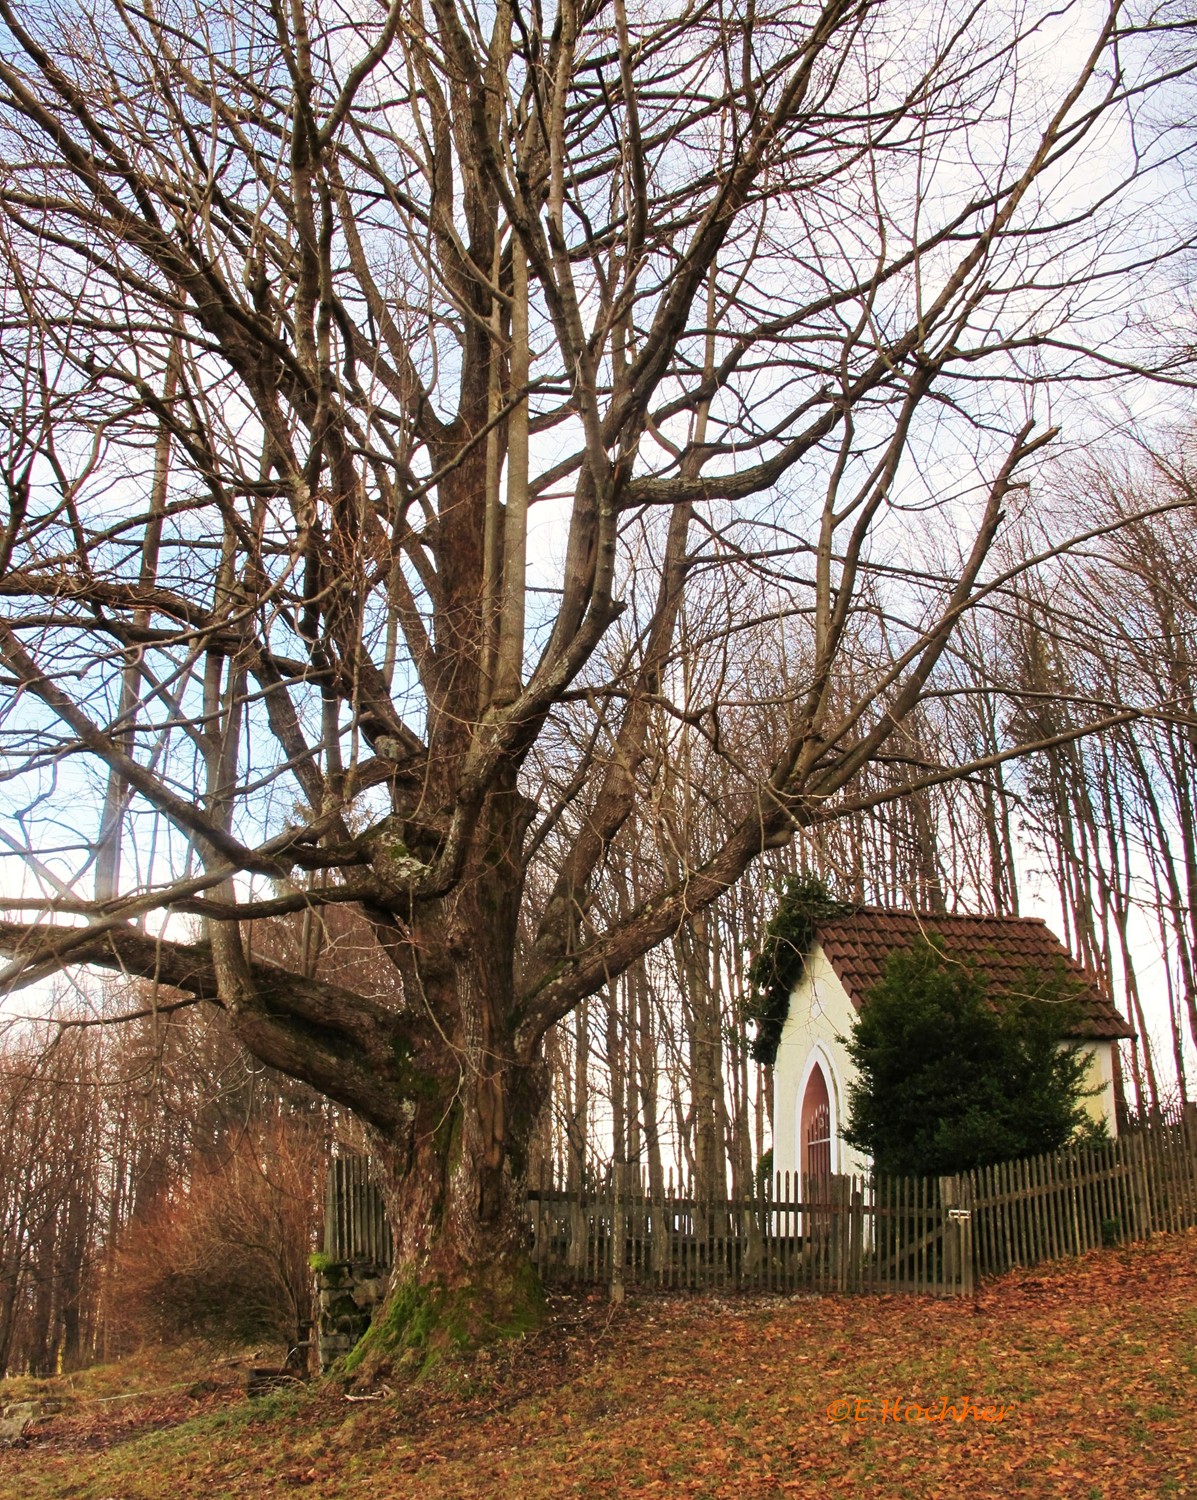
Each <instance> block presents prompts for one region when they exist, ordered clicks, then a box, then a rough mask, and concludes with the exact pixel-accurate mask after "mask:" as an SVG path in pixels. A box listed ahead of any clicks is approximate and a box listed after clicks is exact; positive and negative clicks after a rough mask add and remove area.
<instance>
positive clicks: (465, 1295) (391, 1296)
mask: <svg viewBox="0 0 1197 1500" xmlns="http://www.w3.org/2000/svg"><path fill="white" fill-rule="evenodd" d="M544 1308H545V1296H544V1291H543V1288H542V1287H541V1284H540V1279H539V1277H538V1276H537V1275H536V1272H535V1270H534V1269H533V1267H532V1264H531V1262H530V1261H529V1260H528V1259H527V1258H526V1257H524V1258H522V1259H512V1260H511V1261H508V1262H504V1263H502V1264H492V1265H489V1266H486V1267H479V1268H478V1271H477V1274H476V1275H475V1276H474V1277H473V1278H472V1279H471V1280H468V1281H459V1282H457V1283H456V1284H452V1285H450V1284H448V1283H447V1282H445V1281H444V1280H443V1279H441V1278H438V1277H434V1278H432V1279H431V1280H420V1279H417V1277H416V1276H415V1275H414V1274H413V1273H412V1271H411V1270H410V1268H396V1271H395V1274H394V1276H393V1278H392V1281H391V1286H390V1289H389V1291H388V1293H387V1297H386V1300H385V1301H384V1302H383V1304H382V1306H381V1308H380V1309H379V1311H378V1314H377V1315H376V1316H375V1318H374V1321H373V1322H372V1323H371V1325H370V1327H369V1329H368V1330H367V1332H366V1334H365V1335H364V1337H363V1338H362V1339H361V1340H360V1342H359V1343H358V1344H357V1346H356V1347H355V1348H354V1349H353V1350H351V1351H350V1353H349V1354H348V1355H346V1357H345V1360H344V1363H343V1365H342V1367H341V1369H342V1371H343V1373H344V1374H345V1375H346V1376H348V1377H351V1378H352V1379H353V1381H354V1382H355V1383H358V1384H362V1385H371V1384H374V1383H376V1382H378V1381H379V1380H381V1379H383V1378H384V1377H390V1378H392V1379H394V1378H398V1379H400V1380H403V1379H417V1378H419V1377H422V1376H425V1375H428V1374H430V1373H431V1372H432V1371H433V1370H436V1369H439V1368H442V1367H444V1366H446V1365H449V1366H451V1365H453V1364H454V1363H456V1362H459V1361H461V1360H463V1359H467V1358H469V1357H471V1356H472V1355H473V1354H474V1353H475V1352H476V1351H477V1350H478V1349H480V1348H482V1347H483V1346H484V1345H486V1344H491V1343H494V1342H496V1341H498V1340H502V1339H509V1338H516V1337H519V1336H520V1335H521V1334H524V1333H530V1332H532V1331H533V1330H534V1329H535V1328H537V1327H538V1326H539V1324H540V1321H541V1318H542V1317H543V1314H544Z"/></svg>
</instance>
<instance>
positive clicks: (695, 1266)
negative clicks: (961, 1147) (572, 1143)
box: [528, 1173, 973, 1296]
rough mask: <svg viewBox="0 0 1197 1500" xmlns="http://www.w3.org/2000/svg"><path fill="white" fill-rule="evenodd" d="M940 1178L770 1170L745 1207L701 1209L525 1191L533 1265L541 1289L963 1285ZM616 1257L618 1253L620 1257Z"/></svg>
mask: <svg viewBox="0 0 1197 1500" xmlns="http://www.w3.org/2000/svg"><path fill="white" fill-rule="evenodd" d="M954 1191H955V1184H954V1183H952V1182H949V1181H948V1180H947V1179H944V1181H943V1182H937V1181H936V1180H934V1179H931V1178H881V1179H867V1178H863V1177H849V1176H827V1177H822V1178H818V1179H815V1180H814V1181H813V1182H810V1183H807V1184H805V1185H804V1190H803V1193H802V1194H801V1195H800V1194H799V1192H798V1184H797V1181H796V1180H794V1179H791V1177H790V1175H789V1174H788V1173H785V1174H779V1175H778V1176H777V1177H776V1178H775V1179H774V1182H773V1183H772V1184H771V1185H770V1186H769V1187H768V1189H767V1190H766V1191H765V1192H763V1193H761V1194H760V1195H759V1196H755V1197H753V1198H750V1199H742V1200H735V1199H729V1200H718V1201H715V1202H704V1201H703V1200H701V1199H700V1198H698V1197H697V1196H696V1195H695V1193H694V1189H693V1185H692V1184H690V1185H686V1186H679V1187H678V1188H676V1189H675V1187H674V1185H673V1183H672V1182H670V1183H669V1184H668V1185H667V1186H666V1189H665V1191H664V1192H662V1193H660V1194H658V1195H657V1196H656V1197H655V1198H654V1196H653V1195H652V1193H650V1192H649V1191H648V1190H647V1187H646V1184H645V1183H644V1182H642V1181H633V1182H632V1183H630V1184H628V1183H626V1182H625V1184H624V1185H623V1186H622V1187H621V1188H620V1189H619V1190H616V1189H615V1188H614V1187H611V1188H608V1189H605V1190H602V1191H598V1192H592V1193H571V1192H565V1191H563V1190H562V1189H560V1188H557V1187H554V1186H552V1185H549V1184H544V1185H542V1186H540V1187H539V1188H538V1189H536V1190H535V1191H533V1192H532V1193H531V1194H530V1195H529V1199H528V1210H529V1217H530V1219H531V1225H532V1258H533V1261H534V1263H535V1264H536V1266H537V1268H538V1269H539V1271H540V1274H541V1277H542V1278H543V1279H544V1280H545V1281H546V1282H549V1283H561V1282H564V1283H571V1282H572V1283H589V1284H598V1285H608V1286H610V1287H611V1288H612V1290H613V1292H614V1293H615V1294H616V1295H617V1296H618V1295H619V1294H620V1293H621V1292H622V1290H623V1288H625V1287H629V1286H641V1287H647V1286H651V1287H661V1288H676V1289H686V1288H689V1289H695V1290H697V1289H699V1288H723V1287H726V1288H732V1289H736V1290H757V1291H777V1292H791V1293H793V1292H803V1291H808V1292H826V1291H841V1292H857V1291H892V1292H897V1291H903V1292H926V1293H932V1294H935V1295H940V1296H944V1295H948V1296H950V1295H953V1294H956V1293H960V1292H964V1291H969V1290H971V1286H972V1267H973V1255H972V1245H971V1238H970V1236H971V1225H970V1221H969V1216H968V1214H967V1213H960V1212H959V1211H958V1209H957V1205H956V1203H955V1199H954ZM621 1251H622V1253H621Z"/></svg>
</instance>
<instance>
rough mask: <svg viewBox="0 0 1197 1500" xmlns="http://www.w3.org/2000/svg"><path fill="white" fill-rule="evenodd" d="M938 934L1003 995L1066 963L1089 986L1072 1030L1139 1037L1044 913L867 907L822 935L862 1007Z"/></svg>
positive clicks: (823, 928)
mask: <svg viewBox="0 0 1197 1500" xmlns="http://www.w3.org/2000/svg"><path fill="white" fill-rule="evenodd" d="M932 933H935V934H937V935H938V936H939V937H940V939H942V942H943V946H944V950H945V952H946V953H947V954H948V955H949V956H950V957H951V956H954V957H959V958H963V959H967V960H968V961H969V962H970V963H972V964H973V965H974V966H975V967H976V968H978V969H979V970H981V972H982V973H983V974H985V975H986V976H987V977H988V978H989V980H990V982H991V983H992V984H993V986H994V988H995V989H996V990H997V991H998V992H1001V991H1003V990H1005V991H1009V990H1012V989H1014V988H1015V987H1017V986H1018V985H1019V984H1020V983H1022V981H1023V980H1024V978H1025V976H1026V974H1027V971H1028V970H1031V971H1033V972H1035V973H1038V974H1043V975H1044V976H1045V977H1046V976H1048V975H1050V974H1052V973H1054V971H1055V969H1056V966H1057V964H1059V963H1062V964H1063V966H1064V969H1065V972H1066V973H1067V974H1068V975H1069V976H1070V977H1071V978H1072V979H1075V980H1076V981H1078V983H1079V985H1080V986H1081V988H1080V989H1079V991H1078V993H1077V1001H1078V1003H1079V1005H1080V1007H1081V1020H1080V1021H1079V1022H1078V1024H1077V1025H1076V1026H1074V1027H1073V1028H1072V1031H1071V1035H1073V1036H1078V1037H1085V1038H1086V1039H1100V1040H1106V1039H1113V1038H1117V1037H1130V1036H1133V1035H1134V1031H1133V1029H1132V1028H1131V1027H1130V1026H1128V1025H1127V1023H1126V1022H1125V1021H1124V1020H1123V1019H1122V1017H1121V1016H1120V1015H1119V1014H1118V1012H1117V1010H1115V1008H1114V1004H1113V1002H1112V1001H1111V999H1110V997H1109V994H1108V993H1107V991H1106V989H1105V986H1104V984H1103V982H1102V980H1101V979H1100V978H1099V977H1098V976H1097V975H1095V974H1093V973H1091V972H1090V971H1089V970H1087V969H1085V968H1083V967H1082V966H1081V965H1080V964H1079V963H1077V961H1076V959H1074V958H1073V957H1072V955H1071V954H1070V953H1069V952H1068V951H1067V949H1066V948H1065V947H1064V945H1063V944H1062V943H1061V942H1060V941H1059V939H1058V938H1057V937H1056V935H1055V933H1053V932H1052V930H1051V928H1050V927H1048V925H1047V923H1046V922H1043V921H1041V920H1040V918H1038V917H957V916H951V917H947V916H937V915H931V914H930V913H925V912H913V911H888V910H886V909H884V908H881V907H870V906H864V907H859V908H857V909H856V910H855V911H852V912H849V913H847V914H845V915H843V916H838V917H830V918H827V919H826V920H824V921H822V922H820V923H819V926H818V929H817V931H816V936H817V938H818V940H819V942H820V943H821V945H822V948H823V952H824V953H825V954H826V955H827V959H828V962H829V963H830V964H831V967H832V968H833V969H834V970H835V973H836V976H837V977H838V979H839V981H840V983H841V984H842V985H843V986H844V988H845V990H847V992H848V997H849V999H850V1000H851V1001H852V1004H853V1005H854V1006H855V1007H856V1009H857V1010H859V1009H860V1006H861V1002H862V1001H863V1000H864V998H865V996H866V995H867V994H868V993H869V991H870V990H871V989H872V988H873V986H874V985H875V984H877V983H878V982H879V980H880V979H881V978H882V975H883V973H884V969H885V962H886V959H887V958H888V957H889V955H890V954H891V953H892V952H893V951H894V950H895V949H899V948H911V947H913V946H914V943H915V941H916V939H917V938H918V937H919V936H920V934H923V935H930V934H932Z"/></svg>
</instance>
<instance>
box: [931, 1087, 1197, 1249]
mask: <svg viewBox="0 0 1197 1500" xmlns="http://www.w3.org/2000/svg"><path fill="white" fill-rule="evenodd" d="M960 1203H961V1206H962V1207H965V1208H967V1209H969V1210H970V1212H971V1216H972V1225H973V1231H972V1235H973V1251H974V1256H975V1261H976V1268H977V1272H978V1274H979V1275H982V1276H993V1275H997V1274H998V1273H1000V1272H1002V1271H1005V1270H1008V1269H1009V1268H1010V1267H1011V1266H1034V1265H1038V1264H1039V1262H1040V1261H1046V1260H1056V1259H1059V1258H1060V1257H1061V1256H1065V1255H1083V1254H1084V1253H1085V1251H1087V1250H1093V1249H1096V1248H1097V1247H1098V1246H1099V1245H1114V1244H1127V1243H1129V1242H1130V1241H1132V1240H1146V1239H1150V1238H1151V1236H1152V1235H1153V1234H1156V1233H1176V1232H1178V1231H1181V1230H1185V1229H1190V1228H1193V1227H1194V1226H1197V1117H1195V1116H1194V1114H1193V1113H1192V1112H1191V1111H1190V1112H1189V1113H1187V1114H1186V1115H1185V1116H1184V1117H1182V1118H1180V1119H1178V1120H1175V1121H1172V1122H1161V1123H1159V1124H1154V1125H1152V1126H1150V1127H1148V1128H1146V1129H1142V1130H1133V1131H1129V1132H1127V1133H1126V1134H1125V1135H1121V1136H1119V1137H1118V1139H1117V1140H1115V1141H1110V1142H1108V1143H1106V1144H1104V1145H1098V1146H1088V1147H1086V1146H1071V1147H1068V1148H1067V1149H1066V1150H1064V1151H1057V1152H1054V1153H1053V1154H1052V1155H1050V1156H1033V1157H1029V1158H1028V1159H1026V1160H1025V1161H1014V1162H1002V1163H1000V1164H999V1165H997V1166H993V1167H984V1168H982V1169H980V1170H979V1171H975V1172H970V1173H969V1175H968V1177H967V1178H966V1179H965V1180H964V1183H963V1184H962V1190H961V1198H960Z"/></svg>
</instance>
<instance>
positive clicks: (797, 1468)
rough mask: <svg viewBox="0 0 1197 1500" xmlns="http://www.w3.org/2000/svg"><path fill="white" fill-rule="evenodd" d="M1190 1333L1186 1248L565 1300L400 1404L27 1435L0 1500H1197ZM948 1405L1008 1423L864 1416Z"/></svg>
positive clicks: (1195, 1379) (141, 1417)
mask: <svg viewBox="0 0 1197 1500" xmlns="http://www.w3.org/2000/svg"><path fill="white" fill-rule="evenodd" d="M1195 1335H1197V1234H1193V1233H1190V1234H1189V1235H1185V1236H1177V1237H1174V1238H1167V1237H1159V1238H1157V1239H1156V1240H1153V1241H1152V1242H1151V1243H1150V1244H1148V1245H1141V1246H1134V1247H1131V1248H1129V1249H1126V1250H1121V1251H1103V1252H1098V1253H1096V1254H1094V1255H1091V1256H1088V1257H1086V1258H1085V1259H1084V1260H1081V1261H1074V1262H1069V1263H1064V1264H1061V1265H1059V1266H1055V1267H1052V1268H1049V1269H1047V1270H1044V1269H1042V1268H1040V1269H1039V1270H1037V1271H1036V1272H1034V1273H1015V1274H1013V1275H1011V1276H1008V1277H1006V1278H1004V1279H1003V1280H1002V1281H1000V1282H998V1283H994V1284H993V1285H991V1286H989V1287H987V1288H985V1289H984V1290H983V1291H982V1292H981V1293H980V1295H979V1296H978V1297H977V1298H976V1299H975V1300H973V1301H952V1302H946V1301H945V1302H937V1301H934V1300H931V1299H923V1298H899V1297H888V1298H879V1299H869V1298H863V1297H862V1298H814V1297H801V1298H793V1299H789V1300H778V1299H766V1298H760V1297H754V1298H745V1299H737V1298H733V1297H722V1298H717V1297H704V1298H696V1299H692V1300H687V1299H684V1298H677V1297H672V1298H651V1297H650V1298H641V1299H639V1300H636V1301H632V1302H629V1303H627V1304H625V1305H624V1306H623V1307H621V1308H618V1309H612V1308H608V1307H606V1306H605V1305H604V1304H603V1303H601V1302H599V1301H594V1300H571V1299H558V1300H557V1302H556V1303H555V1307H554V1316H553V1318H552V1319H551V1320H550V1322H549V1323H548V1324H546V1326H545V1327H544V1328H543V1329H542V1330H541V1331H540V1332H538V1333H537V1334H536V1335H535V1336H534V1337H532V1338H529V1339H525V1340H523V1341H521V1342H520V1343H519V1344H513V1345H511V1346H508V1347H506V1348H504V1349H502V1350H497V1351H490V1352H489V1353H487V1354H485V1355H484V1356H482V1357H480V1359H479V1361H478V1363H477V1365H476V1367H475V1368H473V1369H472V1370H470V1371H469V1372H468V1374H463V1375H459V1376H457V1377H455V1378H454V1380H453V1381H452V1382H449V1381H441V1382H429V1383H427V1384H425V1385H424V1386H422V1387H420V1388H419V1389H417V1390H415V1391H411V1390H409V1391H406V1392H404V1393H403V1394H402V1395H394V1396H386V1397H384V1398H383V1399H381V1400H378V1401H371V1402H354V1403H351V1402H348V1401H346V1400H345V1398H344V1395H343V1394H342V1393H341V1392H340V1391H339V1390H337V1389H335V1388H331V1387H329V1386H323V1387H321V1388H320V1389H318V1390H317V1391H315V1392H313V1393H311V1394H309V1395H305V1396H303V1397H300V1398H295V1397H285V1398H284V1397H280V1398H278V1399H273V1398H267V1399H266V1400H265V1401H263V1402H262V1403H258V1404H249V1403H245V1402H243V1401H242V1402H237V1403H235V1404H230V1402H229V1398H228V1396H227V1393H219V1392H215V1391H214V1392H209V1393H207V1395H205V1396H201V1397H199V1398H198V1399H199V1402H200V1404H201V1405H202V1403H203V1402H205V1401H206V1402H208V1403H209V1404H208V1405H207V1406H206V1407H204V1408H203V1410H202V1412H201V1414H200V1415H198V1416H196V1415H195V1413H196V1411H197V1406H196V1402H195V1400H194V1399H192V1398H187V1397H185V1396H183V1397H178V1396H176V1397H173V1398H172V1399H171V1402H170V1403H169V1405H166V1406H162V1407H158V1408H153V1409H150V1408H145V1407H135V1408H134V1409H133V1415H127V1414H126V1415H118V1414H115V1413H113V1414H110V1415H109V1416H106V1417H105V1416H101V1417H96V1418H94V1419H93V1420H94V1421H95V1422H97V1423H98V1424H99V1429H100V1430H101V1432H102V1436H99V1437H98V1439H97V1438H95V1437H93V1439H92V1440H90V1446H92V1447H93V1449H95V1450H99V1449H105V1450H106V1451H93V1452H91V1453H88V1454H84V1453H81V1452H80V1447H81V1446H84V1447H86V1446H89V1444H80V1442H79V1441H78V1439H79V1430H78V1428H77V1427H76V1428H75V1429H74V1434H75V1435H74V1437H73V1438H72V1437H71V1435H70V1434H69V1433H68V1432H67V1431H66V1430H65V1428H64V1429H63V1430H61V1431H57V1430H54V1431H43V1432H39V1433H38V1435H37V1436H36V1438H35V1441H34V1442H33V1443H32V1444H31V1446H30V1447H28V1448H27V1449H26V1450H24V1451H23V1452H13V1453H10V1454H7V1455H0V1496H2V1497H6V1500H7V1497H12V1500H17V1497H20V1500H41V1497H50V1496H55V1497H62V1500H66V1497H71V1500H109V1497H116V1496H119V1497H120V1500H125V1497H129V1500H133V1497H144V1500H158V1497H170V1500H190V1497H193V1496H194V1497H199V1496H201V1495H202V1496H205V1497H207V1496H209V1495H211V1496H217V1497H219V1496H229V1497H232V1496H236V1497H238V1500H240V1497H243V1496H244V1497H252V1500H258V1497H261V1500H266V1497H283V1496H287V1495H293V1494H295V1493H297V1492H299V1491H307V1492H309V1493H317V1494H319V1495H321V1496H322V1497H323V1496H329V1497H339V1496H341V1497H348V1496H350V1495H355V1496H356V1495H360V1494H369V1495H370V1496H371V1497H372V1500H405V1497H408V1496H412V1497H414V1496H419V1497H421V1500H467V1497H474V1496H478V1497H481V1496H487V1497H490V1496H497V1497H508V1496H511V1497H518V1500H549V1497H554V1500H555V1497H557V1496H561V1495H566V1496H568V1495H585V1496H587V1497H588V1500H589V1497H596V1496H624V1495H645V1496H662V1497H679V1500H680V1497H686V1496H737V1497H738V1496H749V1497H755V1496H762V1497H763V1496H792V1495H799V1496H810V1497H821V1496H839V1495H846V1496H851V1497H858V1496H870V1497H873V1496H876V1497H878V1500H935V1497H938V1496H943V1497H952V1500H955V1497H957V1496H960V1495H963V1494H968V1495H975V1496H979V1497H982V1500H988V1497H993V1500H997V1497H1001V1500H1008V1497H1016V1496H1020V1495H1027V1496H1033V1497H1041V1496H1050V1497H1053V1500H1055V1497H1061V1500H1159V1497H1162V1496H1168V1495H1177V1496H1187V1495H1194V1496H1197V1444H1194V1443H1193V1441H1192V1436H1191V1428H1192V1417H1193V1408H1194V1403H1195V1398H1197V1338H1195ZM945 1397H946V1398H947V1400H948V1402H949V1403H952V1402H955V1403H960V1402H963V1401H964V1400H966V1399H968V1400H972V1401H973V1402H975V1403H976V1404H977V1405H982V1404H984V1405H988V1406H992V1405H993V1404H995V1403H996V1404H999V1405H1004V1406H1008V1407H1009V1408H1011V1409H1010V1410H1009V1411H1008V1413H1007V1414H1006V1415H1005V1417H1004V1418H1003V1419H1002V1420H1001V1421H1000V1422H990V1423H984V1422H980V1421H976V1420H972V1419H965V1420H961V1421H951V1420H944V1421H939V1422H930V1421H926V1420H919V1419H917V1418H916V1419H915V1420H912V1421H904V1420H902V1421H894V1420H892V1419H890V1418H885V1419H882V1420H878V1419H877V1417H876V1415H875V1413H876V1412H877V1411H881V1410H889V1411H891V1412H892V1411H893V1410H894V1409H895V1403H896V1404H897V1409H898V1410H904V1409H905V1406H906V1404H907V1403H918V1404H919V1405H921V1406H923V1407H928V1406H934V1407H935V1408H939V1407H940V1406H941V1404H942V1401H943V1399H944V1398H945ZM842 1398H851V1399H852V1400H853V1402H855V1400H856V1398H861V1400H862V1401H867V1402H871V1403H873V1406H872V1407H862V1408H861V1409H862V1410H865V1411H867V1412H869V1413H870V1419H869V1420H863V1421H859V1422H858V1421H855V1420H848V1421H831V1420H829V1419H828V1415H827V1408H828V1405H829V1403H831V1402H832V1401H835V1400H837V1399H842ZM188 1402H190V1411H189V1412H188V1411H187V1410H186V1409H185V1407H186V1406H187V1404H188ZM886 1403H889V1405H888V1407H887V1406H886ZM853 1409H854V1410H855V1409H856V1408H855V1407H853ZM184 1417H188V1420H185V1421H183V1425H180V1426H171V1425H170V1424H172V1423H176V1422H179V1421H180V1420H181V1419H182V1418H184ZM63 1420H64V1422H65V1420H66V1419H65V1418H64V1419H63ZM75 1420H76V1421H78V1420H80V1418H79V1416H78V1414H76V1418H75ZM120 1422H124V1423H126V1424H127V1428H128V1431H126V1432H124V1433H122V1432H121V1431H119V1430H118V1429H117V1427H116V1425H115V1424H118V1423H120ZM138 1422H141V1424H142V1425H141V1428H140V1431H141V1433H142V1434H143V1435H141V1436H139V1437H136V1438H131V1437H130V1435H129V1434H130V1433H131V1432H132V1431H136V1430H137V1424H138ZM147 1423H149V1424H152V1425H157V1426H158V1427H159V1428H161V1430H159V1431H156V1432H153V1433H151V1434H149V1435H145V1428H146V1424H147ZM106 1424H107V1425H106Z"/></svg>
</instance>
